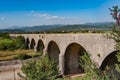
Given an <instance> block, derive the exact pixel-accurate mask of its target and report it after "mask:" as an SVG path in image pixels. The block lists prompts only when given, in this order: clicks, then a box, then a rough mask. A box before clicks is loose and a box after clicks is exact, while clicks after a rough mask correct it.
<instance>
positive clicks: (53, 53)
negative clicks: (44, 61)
mask: <svg viewBox="0 0 120 80" xmlns="http://www.w3.org/2000/svg"><path fill="white" fill-rule="evenodd" d="M47 51H48V55H49V57H50V59H52V60H54V61H55V62H57V64H59V54H60V50H59V47H58V45H57V44H56V43H55V42H54V41H51V42H50V43H49V45H48V50H47Z"/></svg>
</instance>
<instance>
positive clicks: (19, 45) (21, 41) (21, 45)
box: [15, 36, 26, 49]
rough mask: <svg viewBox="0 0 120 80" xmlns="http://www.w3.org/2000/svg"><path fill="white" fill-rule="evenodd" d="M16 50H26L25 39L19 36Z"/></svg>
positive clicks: (16, 41)
mask: <svg viewBox="0 0 120 80" xmlns="http://www.w3.org/2000/svg"><path fill="white" fill-rule="evenodd" d="M15 48H16V49H25V48H26V46H25V39H24V37H22V36H18V37H17V38H16V39H15Z"/></svg>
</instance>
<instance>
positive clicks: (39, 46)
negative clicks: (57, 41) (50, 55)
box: [37, 40, 45, 52]
mask: <svg viewBox="0 0 120 80" xmlns="http://www.w3.org/2000/svg"><path fill="white" fill-rule="evenodd" d="M44 48H45V46H44V44H43V41H42V40H38V44H37V51H41V52H42V51H43V49H44Z"/></svg>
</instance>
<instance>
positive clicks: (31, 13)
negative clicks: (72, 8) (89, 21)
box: [27, 11, 70, 19]
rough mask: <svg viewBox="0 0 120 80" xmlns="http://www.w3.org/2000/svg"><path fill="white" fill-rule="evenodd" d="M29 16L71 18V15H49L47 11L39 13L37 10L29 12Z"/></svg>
mask: <svg viewBox="0 0 120 80" xmlns="http://www.w3.org/2000/svg"><path fill="white" fill-rule="evenodd" d="M27 15H29V16H34V17H41V18H44V19H69V18H70V17H63V16H56V15H49V14H47V13H38V12H35V11H31V12H30V13H29V14H27Z"/></svg>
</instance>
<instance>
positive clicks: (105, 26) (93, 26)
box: [0, 23, 113, 33]
mask: <svg viewBox="0 0 120 80" xmlns="http://www.w3.org/2000/svg"><path fill="white" fill-rule="evenodd" d="M112 26H113V24H112V23H87V24H77V25H42V26H32V27H21V28H20V27H18V28H17V26H15V28H14V27H12V28H9V29H4V30H0V32H10V33H11V32H13V33H14V32H15V33H16V32H44V31H48V32H52V31H53V32H54V31H58V32H60V31H79V30H111V29H112Z"/></svg>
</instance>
